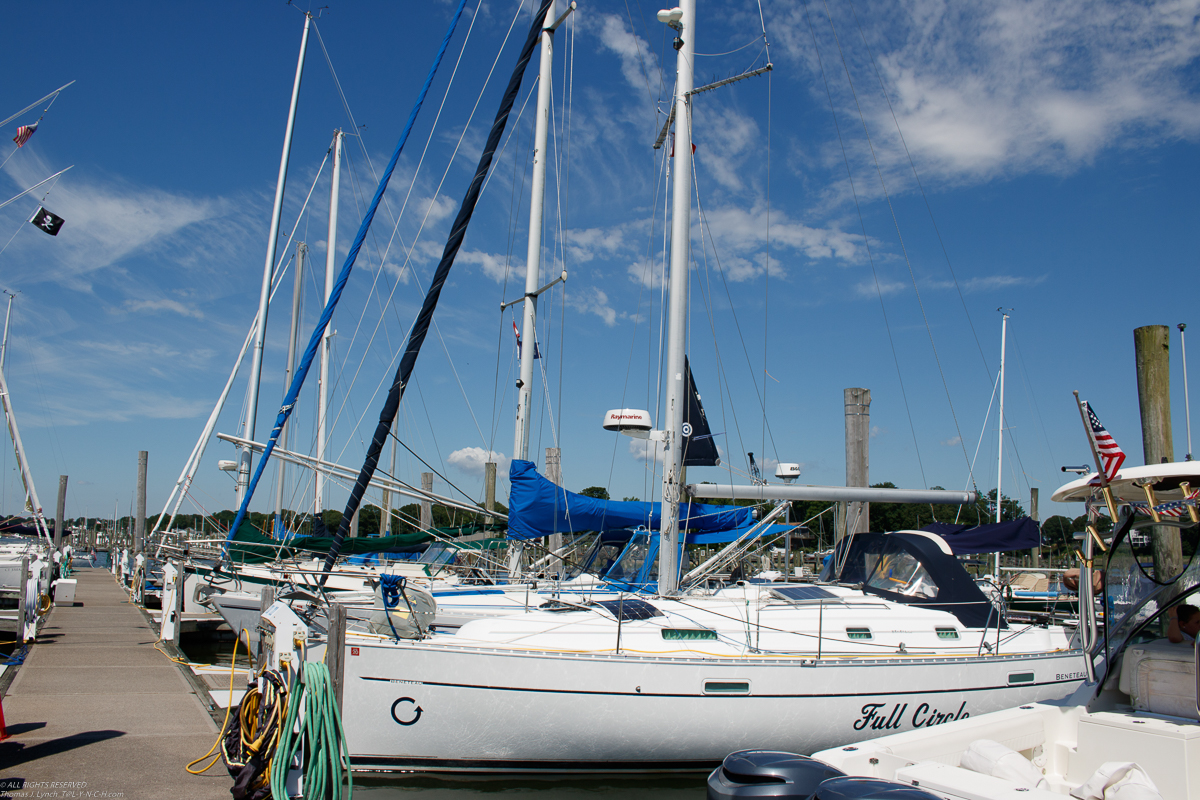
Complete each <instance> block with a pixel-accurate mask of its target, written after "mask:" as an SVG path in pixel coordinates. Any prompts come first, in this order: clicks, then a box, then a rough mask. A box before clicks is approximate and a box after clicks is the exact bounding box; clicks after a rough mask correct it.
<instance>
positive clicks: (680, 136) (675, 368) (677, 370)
mask: <svg viewBox="0 0 1200 800" xmlns="http://www.w3.org/2000/svg"><path fill="white" fill-rule="evenodd" d="M677 12H682V15H681V16H679V17H678V18H677V19H676V18H675V14H676V13H677ZM664 16H666V17H667V19H664ZM659 19H660V20H662V21H664V22H667V24H668V25H670V26H671V27H672V28H674V29H675V49H676V50H677V51H678V53H679V55H678V57H677V59H676V68H675V70H676V72H675V143H674V151H675V159H674V168H675V175H674V182H673V188H672V191H673V197H672V207H671V274H670V278H669V281H668V290H669V291H668V301H667V303H668V316H667V379H666V384H667V385H666V389H667V391H666V408H665V409H664V414H665V416H666V421H665V424H663V426H662V428H663V430H664V431H665V432H666V441H665V442H664V444H663V447H664V453H663V482H662V535H661V537H660V539H659V547H658V553H659V561H658V591H659V594H661V595H664V596H670V595H673V594H676V593H677V591H678V588H679V499H680V488H681V486H682V478H683V475H682V472H683V410H684V405H685V404H686V403H687V398H686V397H685V396H684V376H683V372H684V366H683V359H684V337H685V336H686V334H687V294H688V266H689V262H690V260H691V235H692V114H691V106H690V104H691V97H690V96H689V95H690V93H691V91H692V77H693V76H692V71H693V66H694V60H695V59H694V56H695V52H696V3H695V0H682V1H681V2H680V4H679V7H678V8H677V9H672V10H671V11H670V12H665V13H664V12H659Z"/></svg>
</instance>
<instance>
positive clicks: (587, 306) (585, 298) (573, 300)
mask: <svg viewBox="0 0 1200 800" xmlns="http://www.w3.org/2000/svg"><path fill="white" fill-rule="evenodd" d="M567 305H568V306H570V307H571V308H573V309H575V310H576V311H579V312H581V313H584V314H594V315H596V316H597V317H599V318H600V319H601V320H603V321H604V324H605V325H607V326H609V327H610V328H611V327H612V326H614V325H616V324H617V316H618V315H617V312H616V310H615V309H614V308H613V307H612V306H611V305H609V302H608V294H607V293H606V292H604V290H602V289H597V288H596V287H595V286H589V287H586V288H584V289H582V290H580V291H575V292H572V293H570V294H569V295H567Z"/></svg>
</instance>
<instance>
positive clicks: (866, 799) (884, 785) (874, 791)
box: [812, 776, 942, 800]
mask: <svg viewBox="0 0 1200 800" xmlns="http://www.w3.org/2000/svg"><path fill="white" fill-rule="evenodd" d="M812 800H942V798H941V796H940V795H936V794H933V793H932V792H929V791H926V790H925V789H920V788H918V787H916V786H911V785H909V784H907V783H899V782H898V781H889V780H884V779H883V778H852V777H849V776H846V777H842V778H831V779H830V780H827V781H825V782H824V783H822V784H821V785H820V786H818V787H817V790H816V792H814V793H813V796H812Z"/></svg>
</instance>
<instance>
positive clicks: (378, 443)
mask: <svg viewBox="0 0 1200 800" xmlns="http://www.w3.org/2000/svg"><path fill="white" fill-rule="evenodd" d="M550 3H551V0H543V3H542V5H541V7H540V8H539V9H538V10H537V13H536V14H534V17H533V24H532V25H530V26H529V36H528V37H526V39H525V46H524V47H523V48H521V55H520V57H519V58H518V59H517V66H516V68H515V69H514V70H513V73H512V77H511V78H509V81H508V89H507V90H506V91H505V93H504V99H503V100H502V101H501V102H500V108H499V110H497V111H496V118H495V120H494V121H493V122H492V130H491V132H490V133H489V134H488V139H487V143H486V144H485V145H484V146H483V153H482V154H481V155H480V156H479V166H478V167H477V168H476V170H475V177H474V178H473V179H472V180H471V185H470V187H469V188H468V189H467V193H466V195H465V196H464V197H463V202H462V205H461V206H460V207H459V209H458V216H457V217H455V218H454V224H453V225H452V226H451V228H450V238H449V239H447V240H446V247H445V249H444V250H443V251H442V260H441V261H440V262H438V266H437V270H436V271H435V272H434V274H433V280H432V281H430V283H429V291H428V292H426V294H425V302H424V303H423V304H422V305H421V311H420V312H419V313H418V314H417V321H416V322H414V323H413V327H412V330H411V331H410V332H409V334H408V342H407V343H406V344H405V347H404V355H403V356H401V358H400V366H399V367H398V368H397V369H396V377H395V379H394V380H393V381H392V386H391V389H390V390H389V391H388V396H387V400H386V401H385V402H384V404H383V410H382V411H381V412H380V413H379V425H377V426H376V428H375V436H374V437H373V438H372V439H371V445H370V446H369V447H368V448H367V457H366V459H365V460H364V461H363V466H362V470H361V471H359V473H358V480H357V481H355V483H354V488H353V489H351V490H350V499H349V500H347V501H346V510H345V512H344V513H343V514H342V522H341V524H340V525H339V526H338V529H337V533H336V534H334V537H333V544H332V546H331V547H330V548H329V554H328V555H327V556H326V557H325V574H324V575H322V576H321V584H322V585H324V584H325V579H326V578H327V577H328V576H329V570H330V568H332V567H333V562H334V561H336V560H337V557H338V553H339V552H341V549H342V542H343V541H345V539H346V535H347V534H348V533H349V532H350V520H351V519H352V518H353V517H354V512H356V511H358V507H359V506H360V505H361V504H362V498H363V495H364V494H366V491H367V484H368V483H370V482H371V478H373V477H374V476H375V470H376V468H377V467H378V466H379V454H380V453H381V452H382V451H383V445H384V443H385V442H387V438H388V435H389V433H390V431H391V428H392V422H393V421H394V420H395V419H396V413H397V412H398V411H399V409H400V399H401V398H402V397H403V396H404V389H405V387H406V386H407V385H408V379H409V377H410V376H411V375H412V371H413V367H414V366H416V363H417V356H418V355H420V353H421V345H422V344H424V342H425V335H426V334H427V333H429V325H430V323H431V322H432V321H433V312H434V310H435V309H436V308H437V303H438V298H439V297H440V296H441V293H442V286H444V285H445V283H446V278H447V277H449V275H450V268H451V267H452V266H454V258H455V256H457V255H458V250H459V248H460V247H462V243H463V238H464V237H465V236H466V235H467V225H468V224H469V223H470V222H471V215H472V214H473V213H475V204H476V203H477V202H478V201H479V193H480V191H481V190H482V189H483V182H484V180H485V179H486V178H487V174H488V169H489V168H490V167H491V165H492V158H493V156H495V154H496V148H497V147H498V146H499V145H500V138H501V137H502V136H503V135H504V128H505V127H506V126H507V124H508V115H509V113H510V112H511V111H512V107H513V102H514V101H515V100H516V99H517V93H518V92H520V90H521V80H522V76H523V75H524V74H525V67H526V66H527V65H528V64H529V58H530V56H532V55H533V48H534V46H536V45H537V41H538V37H539V36H540V35H541V32H542V24H543V22H544V21H545V19H546V11H547V10H548V9H549V8H550Z"/></svg>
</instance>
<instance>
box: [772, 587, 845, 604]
mask: <svg viewBox="0 0 1200 800" xmlns="http://www.w3.org/2000/svg"><path fill="white" fill-rule="evenodd" d="M771 594H772V595H774V596H775V597H778V598H779V599H780V600H787V601H788V602H789V603H805V602H808V603H811V602H814V601H820V600H837V599H838V596H837V595H836V594H834V593H833V592H831V591H829V590H828V589H822V588H821V587H820V586H779V587H777V588H772V589H771Z"/></svg>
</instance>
